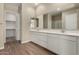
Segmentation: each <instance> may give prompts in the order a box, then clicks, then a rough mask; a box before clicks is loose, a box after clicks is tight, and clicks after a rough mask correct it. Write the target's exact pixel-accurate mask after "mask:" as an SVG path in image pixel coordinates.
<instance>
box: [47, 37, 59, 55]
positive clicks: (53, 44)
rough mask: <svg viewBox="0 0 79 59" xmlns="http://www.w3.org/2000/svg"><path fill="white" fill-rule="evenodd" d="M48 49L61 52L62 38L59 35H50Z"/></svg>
mask: <svg viewBox="0 0 79 59" xmlns="http://www.w3.org/2000/svg"><path fill="white" fill-rule="evenodd" d="M48 49H49V50H51V51H52V52H54V53H57V54H59V53H60V50H59V49H60V39H59V37H53V36H48Z"/></svg>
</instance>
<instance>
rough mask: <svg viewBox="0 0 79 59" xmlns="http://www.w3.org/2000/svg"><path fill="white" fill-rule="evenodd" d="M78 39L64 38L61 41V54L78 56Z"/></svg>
mask: <svg viewBox="0 0 79 59" xmlns="http://www.w3.org/2000/svg"><path fill="white" fill-rule="evenodd" d="M76 43H77V41H76V37H72V36H63V38H62V37H61V40H60V54H61V55H76V54H77V44H76Z"/></svg>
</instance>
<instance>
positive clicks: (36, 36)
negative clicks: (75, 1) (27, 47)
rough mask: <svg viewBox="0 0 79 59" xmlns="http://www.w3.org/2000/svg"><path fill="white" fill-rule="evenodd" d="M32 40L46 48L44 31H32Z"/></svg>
mask: <svg viewBox="0 0 79 59" xmlns="http://www.w3.org/2000/svg"><path fill="white" fill-rule="evenodd" d="M32 41H33V42H34V43H36V44H39V45H40V46H42V47H45V48H47V35H46V34H45V33H40V32H32Z"/></svg>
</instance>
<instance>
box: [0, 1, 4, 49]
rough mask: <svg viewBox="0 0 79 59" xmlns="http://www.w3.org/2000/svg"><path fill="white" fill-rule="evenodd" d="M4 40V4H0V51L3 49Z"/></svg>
mask: <svg viewBox="0 0 79 59" xmlns="http://www.w3.org/2000/svg"><path fill="white" fill-rule="evenodd" d="M4 40H5V20H4V4H3V3H0V49H3V48H4Z"/></svg>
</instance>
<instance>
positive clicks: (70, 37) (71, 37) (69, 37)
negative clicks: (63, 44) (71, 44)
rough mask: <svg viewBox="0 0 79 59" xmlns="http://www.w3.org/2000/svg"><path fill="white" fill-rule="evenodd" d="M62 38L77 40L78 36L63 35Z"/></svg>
mask: <svg viewBox="0 0 79 59" xmlns="http://www.w3.org/2000/svg"><path fill="white" fill-rule="evenodd" d="M60 38H62V39H66V40H70V41H76V38H77V37H73V36H65V35H61V36H60Z"/></svg>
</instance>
